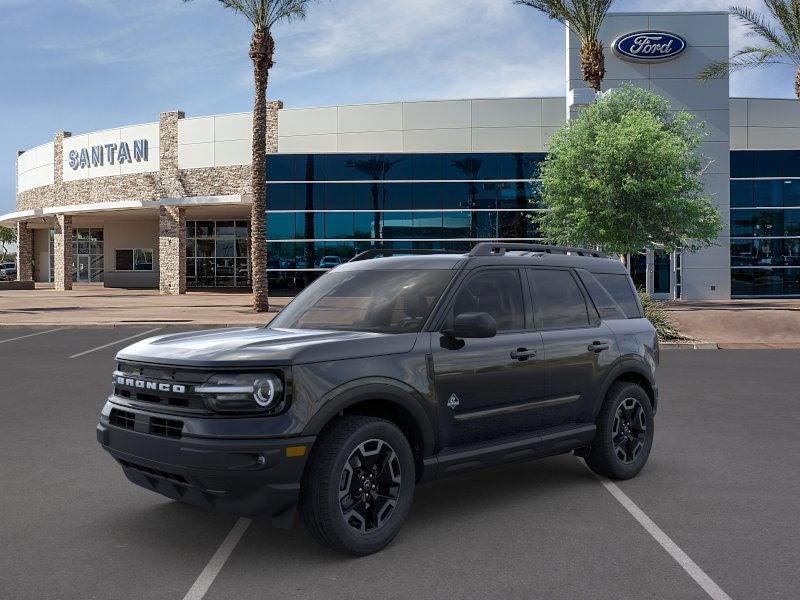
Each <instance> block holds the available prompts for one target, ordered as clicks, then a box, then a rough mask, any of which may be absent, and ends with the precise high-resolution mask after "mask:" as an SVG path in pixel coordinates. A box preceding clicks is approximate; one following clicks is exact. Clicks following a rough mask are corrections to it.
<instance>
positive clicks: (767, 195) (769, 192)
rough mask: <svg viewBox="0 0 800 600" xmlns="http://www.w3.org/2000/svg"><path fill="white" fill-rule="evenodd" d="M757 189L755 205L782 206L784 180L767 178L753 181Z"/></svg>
mask: <svg viewBox="0 0 800 600" xmlns="http://www.w3.org/2000/svg"><path fill="white" fill-rule="evenodd" d="M753 185H754V189H755V192H754V193H755V199H754V200H753V204H754V205H755V206H782V205H783V181H775V180H766V181H755V182H753Z"/></svg>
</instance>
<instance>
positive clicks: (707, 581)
mask: <svg viewBox="0 0 800 600" xmlns="http://www.w3.org/2000/svg"><path fill="white" fill-rule="evenodd" d="M592 475H594V476H595V477H596V478H597V479H598V481H600V483H602V484H603V486H604V487H605V488H606V489H607V490H608V492H609V493H610V494H611V495H612V496H614V498H615V499H616V500H617V502H619V503H620V504H621V505H622V507H623V508H624V509H625V510H627V511H628V512H629V513H630V515H631V516H632V517H633V518H634V519H636V520H637V521H638V522H639V525H641V526H642V527H644V529H645V531H647V533H649V534H650V535H651V536H652V537H653V539H654V540H655V541H657V542H658V543H659V545H660V546H661V547H662V548H664V550H666V551H667V553H668V554H669V555H670V556H671V557H672V558H673V559H675V562H677V563H678V564H679V565H680V566H681V568H682V569H683V570H684V571H686V573H688V574H689V577H691V578H692V579H694V581H695V583H697V585H699V586H700V587H701V588H703V590H705V592H706V594H708V595H709V597H710V598H712V600H731V597H730V596H728V594H726V593H725V592H724V591H723V590H722V588H721V587H719V586H718V585H717V584H716V583H715V582H714V580H713V579H711V577H709V576H708V575H707V574H706V572H705V571H703V569H701V568H700V567H699V566H698V565H697V563H696V562H694V561H693V560H692V559H691V558H689V555H688V554H686V552H684V551H683V550H681V549H680V547H678V545H677V544H676V543H675V542H673V541H672V539H671V538H670V537H669V536H668V535H667V534H666V533H664V531H663V530H662V529H661V528H660V527H659V526H658V525H656V524H655V523H654V522H653V520H652V519H651V518H650V517H648V516H647V515H646V514H645V513H644V511H643V510H642V509H641V508H639V507H638V506H637V505H636V504H635V503H634V501H633V500H631V499H630V498H629V497H628V495H627V494H626V493H625V492H623V491H622V490H621V489H620V488H619V487H618V486H617V484H615V483H614V482H613V481H611V480H610V479H607V478H606V477H603V476H602V475H598V474H597V473H594V472H592Z"/></svg>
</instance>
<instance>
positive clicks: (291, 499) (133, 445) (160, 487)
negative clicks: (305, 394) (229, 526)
mask: <svg viewBox="0 0 800 600" xmlns="http://www.w3.org/2000/svg"><path fill="white" fill-rule="evenodd" d="M314 439H315V438H314V437H309V436H305V437H284V438H269V439H265V438H259V439H231V438H228V439H224V438H223V439H220V438H216V439H212V438H199V437H190V436H185V435H184V436H183V437H181V438H180V439H170V438H167V437H161V436H157V435H151V434H149V433H145V432H143V431H136V430H134V429H126V428H122V427H118V426H115V425H112V424H110V423H109V421H108V419H107V418H106V417H105V415H103V416H101V419H100V423H99V424H98V425H97V441H98V442H99V443H100V444H101V445H102V447H103V449H104V450H106V451H107V452H108V453H109V454H111V456H113V457H114V459H116V461H117V462H118V463H119V464H120V466H121V467H122V470H123V472H124V473H125V475H126V476H127V478H128V479H129V480H130V481H132V482H133V483H135V484H137V485H140V486H142V487H144V488H147V489H149V490H152V491H154V492H158V493H159V494H163V495H164V496H167V497H169V498H173V499H175V500H179V501H181V502H186V503H188V504H193V505H196V506H201V507H204V508H209V509H213V510H217V511H221V512H226V513H230V514H234V515H237V516H243V517H250V518H267V519H271V520H272V522H273V524H275V525H277V526H282V527H290V526H291V523H292V520H293V519H294V513H295V508H296V505H297V500H298V496H299V492H300V480H301V479H302V475H303V469H304V467H305V464H306V460H307V458H308V454H309V452H310V450H311V446H312V444H313V443H314ZM287 449H288V450H287ZM301 452H302V455H300V453H301Z"/></svg>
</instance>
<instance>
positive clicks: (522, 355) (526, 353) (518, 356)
mask: <svg viewBox="0 0 800 600" xmlns="http://www.w3.org/2000/svg"><path fill="white" fill-rule="evenodd" d="M532 356H536V350H528V349H527V348H517V349H516V350H513V351H512V352H511V358H513V359H515V360H528V359H529V358H531V357H532Z"/></svg>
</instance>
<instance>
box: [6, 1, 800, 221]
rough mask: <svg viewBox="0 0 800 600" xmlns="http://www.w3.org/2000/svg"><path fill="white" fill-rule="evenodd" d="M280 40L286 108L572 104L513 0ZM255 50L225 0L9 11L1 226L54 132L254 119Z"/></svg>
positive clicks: (407, 11) (532, 25) (757, 90)
mask: <svg viewBox="0 0 800 600" xmlns="http://www.w3.org/2000/svg"><path fill="white" fill-rule="evenodd" d="M747 3H748V4H750V5H752V6H754V7H759V8H762V5H761V2H756V1H752V0H749V1H748V2H747ZM727 4H728V1H727V0H707V1H704V2H696V1H691V0H663V1H661V2H659V3H658V8H659V10H708V9H715V10H721V9H724V8H725V7H726V5H727ZM652 7H653V2H652V0H651V1H650V2H647V1H643V0H620V1H618V3H617V4H616V5H615V7H614V10H649V9H652ZM275 33H276V39H277V54H276V66H275V67H274V69H273V70H272V73H271V76H270V91H269V96H270V97H271V98H279V99H281V100H283V101H284V102H285V104H286V106H320V105H327V104H338V103H353V102H375V101H382V100H400V99H405V100H410V99H428V98H464V97H497V96H525V95H533V96H536V95H562V94H564V72H565V64H564V30H563V27H562V26H561V25H559V24H558V23H556V22H554V21H550V20H548V19H547V18H545V17H544V16H543V15H541V14H539V13H538V12H536V11H534V10H532V9H530V8H525V7H520V6H514V5H512V4H511V2H510V0H320V2H318V3H317V4H314V5H312V6H311V7H310V10H309V17H308V19H307V20H306V21H304V22H298V23H293V24H291V25H290V26H287V27H281V28H279V29H278V30H277V31H276V32H275ZM248 42H249V30H248V24H247V23H246V21H245V20H244V19H243V18H242V17H240V16H239V15H237V14H235V13H234V12H232V11H229V10H224V9H223V8H222V7H221V5H219V3H218V2H217V0H194V2H191V3H188V4H185V3H183V2H182V1H181V0H43V1H37V2H32V1H31V0H0V81H2V82H3V85H2V88H0V90H1V91H0V214H2V213H5V212H9V211H12V210H14V161H15V157H16V152H17V150H19V149H26V148H30V147H32V146H36V145H38V144H41V143H44V142H46V141H48V140H51V139H52V136H53V134H54V133H55V132H56V131H58V130H63V129H66V130H68V131H72V132H73V133H75V134H77V133H83V132H86V131H94V130H98V129H104V128H107V127H115V126H120V125H128V124H136V123H144V122H151V121H155V120H157V119H158V113H159V112H161V111H165V110H171V109H181V110H183V111H185V112H186V113H187V115H204V114H215V113H226V112H239V111H246V110H250V107H251V102H252V99H251V93H252V91H251V90H252V73H251V69H250V62H249V58H248V56H247V47H248ZM741 42H742V36H741V32H740V31H738V30H734V34H733V35H732V43H733V45H734V46H736V45H739V44H741ZM792 81H793V74H792V72H791V70H790V69H785V68H781V67H777V68H774V69H770V70H766V71H759V72H749V73H745V74H741V75H737V76H735V77H734V78H733V80H732V82H731V88H732V89H731V91H732V93H733V94H734V95H758V96H776V97H792V95H793V91H792Z"/></svg>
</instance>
